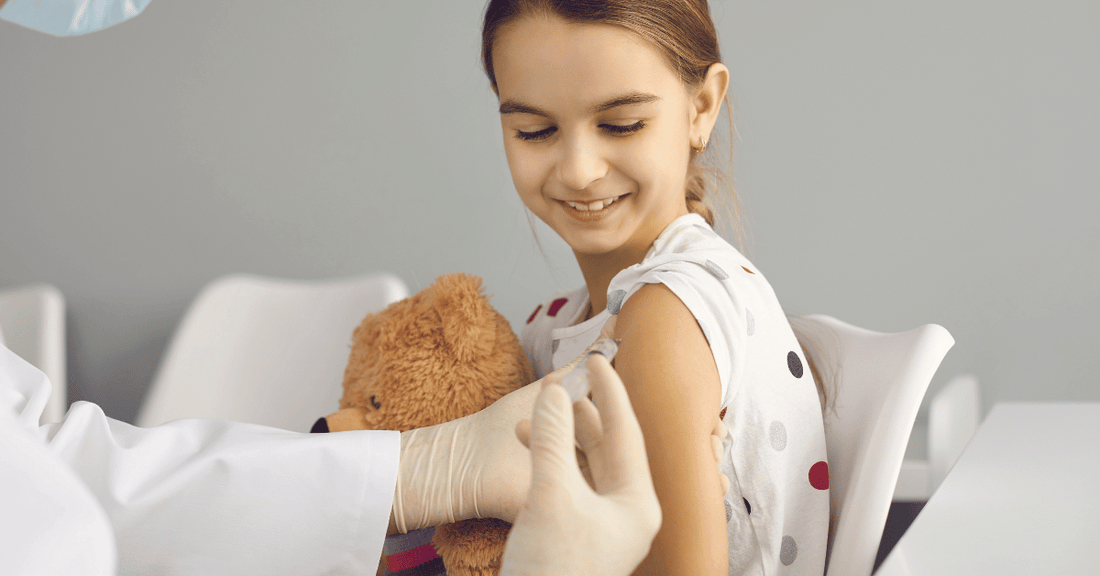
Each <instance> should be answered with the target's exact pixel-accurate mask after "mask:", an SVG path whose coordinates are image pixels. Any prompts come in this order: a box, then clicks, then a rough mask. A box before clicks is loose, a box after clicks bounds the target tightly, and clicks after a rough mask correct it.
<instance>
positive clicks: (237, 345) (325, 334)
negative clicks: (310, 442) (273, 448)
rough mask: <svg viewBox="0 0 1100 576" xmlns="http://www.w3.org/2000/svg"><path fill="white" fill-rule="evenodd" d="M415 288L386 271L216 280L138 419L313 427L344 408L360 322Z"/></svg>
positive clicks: (193, 311) (176, 339) (183, 329)
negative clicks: (329, 277) (308, 278)
mask: <svg viewBox="0 0 1100 576" xmlns="http://www.w3.org/2000/svg"><path fill="white" fill-rule="evenodd" d="M407 295H408V290H407V289H406V288H405V285H404V284H403V283H402V282H401V281H400V280H399V279H397V278H396V277H394V276H391V275H386V274H382V275H374V276H365V277H359V278H353V279H348V280H338V281H326V282H297V281H289V280H279V279H272V278H262V277H258V276H248V275H232V276H227V277H224V278H220V279H218V280H215V281H214V282H212V283H211V284H209V285H208V286H207V287H206V288H204V289H203V291H202V292H201V293H200V294H199V295H198V297H197V298H196V299H195V302H194V303H193V304H192V305H191V308H190V309H189V310H188V311H187V313H186V314H185V316H184V318H183V320H182V321H181V322H180V326H179V327H178V329H177V330H176V333H175V335H174V336H173V338H172V341H171V343H170V344H169V346H168V350H167V351H166V352H165V356H164V358H163V360H162V361H161V364H160V367H159V368H158V371H157V375H156V377H155V379H154V381H153V384H152V386H151V387H150V389H149V392H148V393H147V395H146V399H145V402H144V403H143V405H142V408H141V410H140V412H139V414H138V417H137V424H138V425H139V426H156V425H158V424H162V423H164V422H167V421H169V420H175V419H178V418H218V419H226V420H235V421H238V422H252V423H255V424H264V425H267V426H274V427H277V428H283V429H286V430H294V431H298V432H308V431H309V429H310V427H311V426H312V425H313V423H314V422H315V421H316V420H317V418H319V417H321V416H325V415H327V414H329V413H331V412H334V411H335V410H336V409H337V408H338V406H337V403H338V401H339V399H340V396H341V394H342V387H341V386H342V382H343V377H344V367H345V366H346V365H347V362H348V352H349V350H350V348H349V345H350V343H351V334H352V332H353V331H354V329H355V327H356V326H358V325H359V323H360V322H361V321H362V320H363V317H364V316H365V315H366V314H367V313H369V312H374V311H377V310H380V309H382V308H384V307H386V306H387V305H389V304H390V303H392V302H396V301H397V300H400V299H402V298H405V297H406V296H407Z"/></svg>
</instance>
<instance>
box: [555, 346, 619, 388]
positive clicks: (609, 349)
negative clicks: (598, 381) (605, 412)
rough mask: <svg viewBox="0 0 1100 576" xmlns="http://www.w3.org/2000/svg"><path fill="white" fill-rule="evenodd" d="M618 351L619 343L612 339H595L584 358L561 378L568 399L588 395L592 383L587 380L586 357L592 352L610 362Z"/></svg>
mask: <svg viewBox="0 0 1100 576" xmlns="http://www.w3.org/2000/svg"><path fill="white" fill-rule="evenodd" d="M618 351H619V345H618V344H616V343H615V341H614V340H612V339H610V338H600V339H599V340H596V343H595V344H594V345H593V346H592V348H591V349H590V350H589V351H588V352H587V353H586V354H585V355H584V358H581V361H580V363H579V364H577V366H576V367H575V368H573V369H572V370H570V371H569V373H568V374H566V375H565V376H564V377H563V378H562V379H561V385H562V386H563V387H565V391H566V392H568V393H569V399H570V400H572V401H573V402H577V401H578V400H580V399H581V398H584V397H586V396H588V393H589V392H590V391H591V390H592V385H591V384H590V383H589V382H588V359H589V358H590V357H591V356H592V355H593V354H599V355H601V356H603V357H604V358H607V361H608V362H610V361H611V360H612V359H614V358H615V353H616V352H618Z"/></svg>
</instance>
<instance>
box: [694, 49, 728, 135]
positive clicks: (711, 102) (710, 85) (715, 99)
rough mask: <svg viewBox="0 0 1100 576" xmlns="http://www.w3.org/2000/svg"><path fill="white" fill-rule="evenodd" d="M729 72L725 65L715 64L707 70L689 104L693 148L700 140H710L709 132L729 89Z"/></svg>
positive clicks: (716, 119)
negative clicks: (690, 104)
mask: <svg viewBox="0 0 1100 576" xmlns="http://www.w3.org/2000/svg"><path fill="white" fill-rule="evenodd" d="M729 83H730V71H729V68H726V65H725V64H722V63H721V62H716V63H714V64H711V65H710V68H708V69H707V76H706V78H704V79H703V84H702V85H701V86H699V89H698V91H697V92H696V93H695V96H694V97H693V98H692V100H691V103H692V107H691V134H690V138H691V143H692V144H691V145H692V146H695V145H696V143H698V142H699V140H700V138H702V139H706V140H710V132H711V130H712V129H713V128H714V123H715V122H717V121H718V113H719V112H721V111H722V102H723V101H725V99H726V89H727V88H729Z"/></svg>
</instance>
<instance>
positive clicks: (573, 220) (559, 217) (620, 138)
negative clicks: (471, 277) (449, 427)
mask: <svg viewBox="0 0 1100 576" xmlns="http://www.w3.org/2000/svg"><path fill="white" fill-rule="evenodd" d="M482 58H483V63H484V66H485V70H486V72H487V74H488V77H489V81H490V84H491V86H492V88H493V90H494V91H495V92H496V94H497V96H498V97H499V101H500V119H501V127H502V131H503V136H504V148H505V153H506V155H507V157H508V165H509V168H510V170H511V173H512V179H513V181H514V183H515V186H516V190H517V191H518V192H519V195H520V198H521V199H522V200H523V203H524V204H525V205H526V206H527V208H528V209H530V210H531V212H533V213H534V214H535V215H536V216H538V217H539V218H540V219H541V220H542V221H543V222H545V223H546V224H547V225H548V226H549V227H550V228H551V229H553V230H554V231H555V232H556V233H557V234H559V235H560V236H561V237H562V239H564V240H565V242H566V243H567V244H568V245H569V246H570V248H572V250H573V253H574V254H575V256H576V259H577V264H578V265H579V266H580V270H581V273H582V275H583V277H584V281H585V285H584V286H582V287H580V288H579V289H577V290H575V291H572V292H568V293H563V294H555V295H554V296H552V297H551V298H549V299H548V300H546V301H545V302H543V303H542V304H540V305H539V306H538V307H537V308H536V309H535V311H534V313H532V314H531V316H530V318H529V319H528V320H527V325H526V327H525V329H524V331H523V335H522V341H523V344H524V348H525V351H526V352H527V355H528V357H529V359H530V360H531V364H532V366H533V367H534V368H535V371H536V376H537V377H541V376H542V375H544V374H547V373H549V372H550V371H552V370H554V369H555V368H557V367H559V366H561V365H563V364H565V363H566V362H568V361H569V360H571V359H573V358H575V357H576V356H577V354H578V353H580V352H581V351H583V350H584V348H585V347H587V346H588V345H590V344H591V343H592V342H593V341H594V340H595V339H596V338H597V337H598V335H599V332H600V329H601V327H602V326H603V324H604V323H605V322H606V321H607V320H608V319H609V318H610V317H611V316H613V315H617V316H618V318H617V322H616V325H615V331H616V337H618V338H620V339H621V345H620V349H619V354H618V356H617V357H616V361H615V368H616V370H617V371H618V373H619V374H620V376H621V377H622V379H623V381H624V383H625V384H626V387H627V390H628V391H629V394H630V400H631V403H632V404H633V407H634V410H635V412H636V413H637V416H638V420H639V422H640V423H641V426H642V430H643V433H644V435H645V441H646V449H647V451H648V455H649V462H650V467H651V470H652V472H653V479H654V486H655V488H656V491H657V495H658V498H659V499H660V502H661V507H662V511H663V516H664V522H663V525H662V527H661V530H660V532H659V533H658V535H657V538H656V539H655V540H654V542H653V545H652V548H651V549H650V553H649V555H648V556H647V558H646V559H645V560H644V561H643V562H642V564H641V565H640V566H639V568H638V570H637V573H639V574H684V575H693V576H695V575H700V574H726V573H729V574H742V573H749V574H821V573H822V572H823V570H824V565H825V548H826V539H827V533H828V523H829V497H828V491H827V489H828V465H827V464H826V462H825V458H826V457H825V437H824V427H823V424H822V415H821V404H820V403H819V396H818V388H817V386H816V384H815V381H814V378H813V375H812V374H811V373H810V371H809V370H808V369H807V370H804V369H803V367H804V365H805V357H804V356H803V353H802V351H801V348H800V347H799V345H798V342H797V340H796V338H795V336H794V334H793V332H792V330H791V327H790V325H789V324H788V323H787V320H786V317H785V315H784V314H783V311H782V308H781V307H780V305H779V302H778V301H777V299H776V297H775V294H774V293H773V292H772V289H771V287H770V286H769V284H768V283H767V281H766V280H765V279H764V276H763V275H762V274H761V273H760V271H759V270H758V269H757V268H756V267H755V266H753V265H752V264H751V263H750V262H749V261H748V260H747V259H746V258H745V257H744V256H742V255H741V254H740V253H739V252H738V251H737V250H736V249H735V248H734V247H733V246H731V245H730V244H729V243H727V242H726V241H725V240H723V239H722V238H721V237H720V236H719V235H718V234H716V233H715V232H714V231H713V230H712V228H711V226H712V224H713V219H712V215H711V212H710V210H709V209H708V208H707V207H706V206H705V205H704V203H703V201H702V200H703V198H704V197H705V196H706V193H707V190H706V189H705V185H704V183H705V182H706V181H707V178H706V174H705V169H704V167H703V165H702V163H701V162H700V160H699V158H700V156H701V155H702V154H704V153H705V152H706V151H707V142H708V141H709V140H710V136H711V132H712V130H713V128H714V125H715V122H716V120H717V118H718V116H719V112H720V110H721V108H722V103H723V102H724V101H725V100H726V89H727V86H728V84H729V71H728V69H727V68H726V67H725V66H724V65H723V64H722V63H721V61H720V58H719V51H718V42H717V35H716V33H715V30H714V24H713V22H712V21H711V18H710V13H709V9H708V6H707V3H706V1H705V0H644V1H642V0H633V1H630V0H618V1H615V0H609V1H593V0H589V1H567V0H491V1H490V2H489V5H488V7H487V9H486V14H485V21H484V27H483V36H482ZM719 419H721V420H723V421H724V422H725V424H726V426H727V427H728V428H729V430H730V437H731V438H732V445H731V446H730V447H729V448H728V449H727V450H728V452H727V457H726V458H725V461H724V462H723V463H722V464H721V470H720V472H721V473H723V474H725V475H727V476H728V477H729V479H730V480H731V488H730V490H729V491H728V492H726V493H725V494H724V495H723V492H722V487H721V482H719V481H718V475H717V474H715V472H716V470H715V461H714V457H713V455H712V445H711V439H710V436H711V431H712V430H713V429H714V427H715V425H716V424H717V421H718V420H719ZM595 473H599V471H595Z"/></svg>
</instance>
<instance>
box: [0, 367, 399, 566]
mask: <svg viewBox="0 0 1100 576" xmlns="http://www.w3.org/2000/svg"><path fill="white" fill-rule="evenodd" d="M48 397H49V382H48V380H47V379H46V378H45V376H44V375H43V374H42V373H41V372H39V371H38V370H37V369H35V368H34V367H32V366H30V365H29V364H27V363H26V362H24V361H23V360H22V359H20V358H19V357H18V356H16V355H15V354H13V353H11V352H10V351H9V350H7V349H6V348H3V347H0V410H6V411H8V413H9V414H13V415H14V416H15V418H16V420H17V422H18V424H19V425H20V426H22V427H24V428H28V429H31V430H32V431H33V432H34V433H35V434H37V435H38V437H39V438H40V439H41V440H42V441H43V442H44V443H45V444H46V445H47V446H48V448H49V451H50V452H51V453H53V454H54V455H56V456H57V457H58V458H59V459H60V460H61V461H62V462H63V463H64V464H65V465H66V466H67V467H68V468H70V469H71V470H72V471H73V472H74V473H75V474H76V476H77V477H79V478H80V480H82V481H83V482H84V484H85V485H86V486H87V487H88V489H89V490H90V491H91V493H92V494H93V495H94V496H95V498H96V499H97V500H98V502H99V504H100V505H101V506H102V507H103V510H104V511H105V512H106V515H107V518H108V519H109V521H110V524H111V526H112V528H113V529H114V533H115V539H116V541H117V545H118V563H119V564H118V565H119V573H120V574H181V575H182V574H203V575H216V574H233V575H244V574H264V575H279V574H288V575H290V574H294V575H300V574H374V573H375V570H376V569H377V566H378V558H379V554H380V552H381V550H382V543H383V540H384V537H385V532H386V527H387V526H388V524H389V517H390V509H391V507H392V500H393V494H394V486H395V482H396V476H397V465H398V458H399V452H400V448H399V435H398V433H397V432H390V431H356V432H341V433H334V434H298V433H293V432H288V431H284V430H278V429H274V428H268V427H264V426H257V425H251V424H241V423H232V422H224V421H215V420H177V421H175V422H169V423H167V424H164V425H161V426H157V427H155V428H137V427H134V426H130V425H129V424H125V423H123V422H119V421H117V420H113V419H110V418H107V417H106V416H105V415H104V414H103V411H102V410H101V409H100V408H99V407H98V406H96V405H94V404H90V403H87V402H77V403H75V404H73V406H72V407H71V408H70V410H69V412H68V414H66V416H65V418H64V419H63V420H62V421H61V422H58V423H54V424H49V425H45V426H42V427H38V426H37V420H38V417H39V415H40V414H41V411H42V409H43V407H44V406H45V400H46V398H48Z"/></svg>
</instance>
